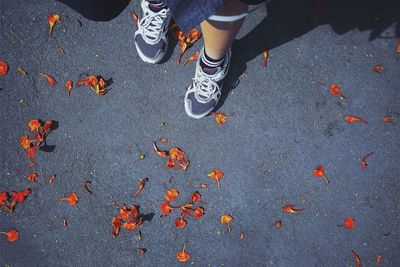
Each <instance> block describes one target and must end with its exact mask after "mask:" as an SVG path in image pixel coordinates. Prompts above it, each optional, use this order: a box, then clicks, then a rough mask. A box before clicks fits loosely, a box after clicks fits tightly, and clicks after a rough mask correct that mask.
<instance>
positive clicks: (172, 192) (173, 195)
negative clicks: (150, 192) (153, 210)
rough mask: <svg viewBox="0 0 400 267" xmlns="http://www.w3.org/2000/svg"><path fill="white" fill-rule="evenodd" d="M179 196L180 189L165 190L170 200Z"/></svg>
mask: <svg viewBox="0 0 400 267" xmlns="http://www.w3.org/2000/svg"><path fill="white" fill-rule="evenodd" d="M178 196H179V191H178V190H176V188H171V189H168V190H167V191H165V195H164V197H165V199H166V200H168V201H173V200H174V199H175V198H177V197H178Z"/></svg>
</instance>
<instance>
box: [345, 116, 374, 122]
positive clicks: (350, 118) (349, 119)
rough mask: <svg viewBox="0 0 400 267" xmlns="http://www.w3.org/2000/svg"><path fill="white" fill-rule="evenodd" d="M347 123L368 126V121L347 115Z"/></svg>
mask: <svg viewBox="0 0 400 267" xmlns="http://www.w3.org/2000/svg"><path fill="white" fill-rule="evenodd" d="M344 119H345V121H347V122H348V123H354V122H357V121H358V122H362V123H364V124H368V122H367V121H365V120H363V119H361V118H360V117H356V116H352V115H347V116H346V117H344Z"/></svg>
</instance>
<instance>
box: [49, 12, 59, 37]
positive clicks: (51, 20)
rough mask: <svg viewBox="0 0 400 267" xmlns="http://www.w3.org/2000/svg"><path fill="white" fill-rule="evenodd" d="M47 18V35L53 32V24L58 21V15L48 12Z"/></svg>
mask: <svg viewBox="0 0 400 267" xmlns="http://www.w3.org/2000/svg"><path fill="white" fill-rule="evenodd" d="M47 20H48V21H49V36H50V35H51V33H52V32H53V28H54V25H55V24H56V23H57V22H59V21H60V15H58V14H55V13H50V14H48V15H47Z"/></svg>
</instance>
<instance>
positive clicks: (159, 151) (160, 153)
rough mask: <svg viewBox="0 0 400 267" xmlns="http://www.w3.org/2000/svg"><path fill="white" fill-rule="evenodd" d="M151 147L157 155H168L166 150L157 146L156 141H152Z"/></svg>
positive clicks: (163, 156)
mask: <svg viewBox="0 0 400 267" xmlns="http://www.w3.org/2000/svg"><path fill="white" fill-rule="evenodd" d="M153 148H154V151H156V153H157V155H159V156H160V157H162V158H165V157H166V156H168V151H164V150H160V149H159V148H158V147H157V144H156V142H153Z"/></svg>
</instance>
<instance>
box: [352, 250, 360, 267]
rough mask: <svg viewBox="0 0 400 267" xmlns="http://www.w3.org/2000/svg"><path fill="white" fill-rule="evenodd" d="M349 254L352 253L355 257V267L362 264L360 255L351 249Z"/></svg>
mask: <svg viewBox="0 0 400 267" xmlns="http://www.w3.org/2000/svg"><path fill="white" fill-rule="evenodd" d="M351 254H353V256H354V257H355V258H356V267H361V265H362V264H361V258H360V256H358V255H357V253H356V252H355V251H354V250H352V251H351Z"/></svg>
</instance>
